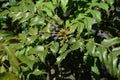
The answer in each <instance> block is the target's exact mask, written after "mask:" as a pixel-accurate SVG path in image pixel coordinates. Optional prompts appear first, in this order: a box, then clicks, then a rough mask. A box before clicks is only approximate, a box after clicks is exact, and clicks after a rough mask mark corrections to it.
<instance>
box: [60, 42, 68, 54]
mask: <svg viewBox="0 0 120 80" xmlns="http://www.w3.org/2000/svg"><path fill="white" fill-rule="evenodd" d="M67 47H68V44H64V45H63V46H62V48H60V50H59V53H60V54H61V53H63V52H64V51H65V50H66V49H67Z"/></svg>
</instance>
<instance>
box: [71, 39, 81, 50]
mask: <svg viewBox="0 0 120 80" xmlns="http://www.w3.org/2000/svg"><path fill="white" fill-rule="evenodd" d="M80 47H82V42H81V41H80V40H78V41H76V42H75V43H74V44H73V45H72V46H71V50H72V51H74V50H76V49H79V48H80Z"/></svg>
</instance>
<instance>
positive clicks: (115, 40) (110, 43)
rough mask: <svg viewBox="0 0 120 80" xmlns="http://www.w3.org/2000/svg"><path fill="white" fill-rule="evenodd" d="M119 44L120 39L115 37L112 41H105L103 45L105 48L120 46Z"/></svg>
mask: <svg viewBox="0 0 120 80" xmlns="http://www.w3.org/2000/svg"><path fill="white" fill-rule="evenodd" d="M119 43H120V38H118V37H115V38H111V39H104V40H103V41H102V43H101V44H102V45H103V46H104V47H110V46H112V45H115V44H119Z"/></svg>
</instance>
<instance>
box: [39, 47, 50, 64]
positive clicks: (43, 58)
mask: <svg viewBox="0 0 120 80" xmlns="http://www.w3.org/2000/svg"><path fill="white" fill-rule="evenodd" d="M41 49H42V50H39V51H38V56H39V58H40V60H41V61H42V62H43V63H45V58H46V55H47V53H48V50H47V49H45V50H44V51H43V49H44V48H42V47H41Z"/></svg>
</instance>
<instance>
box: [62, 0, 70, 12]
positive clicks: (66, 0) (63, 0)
mask: <svg viewBox="0 0 120 80" xmlns="http://www.w3.org/2000/svg"><path fill="white" fill-rule="evenodd" d="M68 1H69V0H61V7H62V9H63V12H64V13H65V11H66V9H67V7H66V5H67V4H68Z"/></svg>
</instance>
